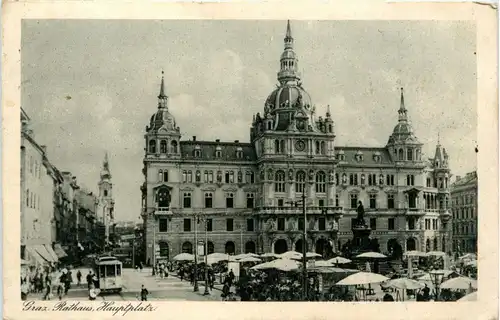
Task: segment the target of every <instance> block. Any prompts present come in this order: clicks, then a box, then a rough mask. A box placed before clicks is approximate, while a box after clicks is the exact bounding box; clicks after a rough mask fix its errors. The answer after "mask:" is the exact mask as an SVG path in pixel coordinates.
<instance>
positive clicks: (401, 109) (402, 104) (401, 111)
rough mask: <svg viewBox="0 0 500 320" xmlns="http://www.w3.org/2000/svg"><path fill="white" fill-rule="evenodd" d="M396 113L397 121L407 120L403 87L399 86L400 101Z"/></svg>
mask: <svg viewBox="0 0 500 320" xmlns="http://www.w3.org/2000/svg"><path fill="white" fill-rule="evenodd" d="M398 113H399V121H408V116H407V111H406V107H405V97H404V91H403V88H401V102H400V105H399V110H398Z"/></svg>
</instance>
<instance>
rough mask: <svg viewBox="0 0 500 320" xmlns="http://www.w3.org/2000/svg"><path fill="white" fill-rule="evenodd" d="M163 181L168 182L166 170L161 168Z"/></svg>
mask: <svg viewBox="0 0 500 320" xmlns="http://www.w3.org/2000/svg"><path fill="white" fill-rule="evenodd" d="M163 182H168V170H167V169H165V170H163Z"/></svg>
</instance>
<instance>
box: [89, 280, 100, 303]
mask: <svg viewBox="0 0 500 320" xmlns="http://www.w3.org/2000/svg"><path fill="white" fill-rule="evenodd" d="M99 292H100V291H99V289H97V288H96V287H95V285H94V283H92V282H91V283H90V286H89V300H91V301H93V300H95V299H96V298H97V296H98V295H99Z"/></svg>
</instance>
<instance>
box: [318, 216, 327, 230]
mask: <svg viewBox="0 0 500 320" xmlns="http://www.w3.org/2000/svg"><path fill="white" fill-rule="evenodd" d="M318 229H319V230H320V231H323V230H326V219H325V218H319V219H318Z"/></svg>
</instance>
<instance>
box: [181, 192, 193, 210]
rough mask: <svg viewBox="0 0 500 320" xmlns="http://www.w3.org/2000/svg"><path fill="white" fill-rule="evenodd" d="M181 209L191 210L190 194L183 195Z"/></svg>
mask: <svg viewBox="0 0 500 320" xmlns="http://www.w3.org/2000/svg"><path fill="white" fill-rule="evenodd" d="M183 207H184V208H191V193H190V192H185V193H184V201H183Z"/></svg>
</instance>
